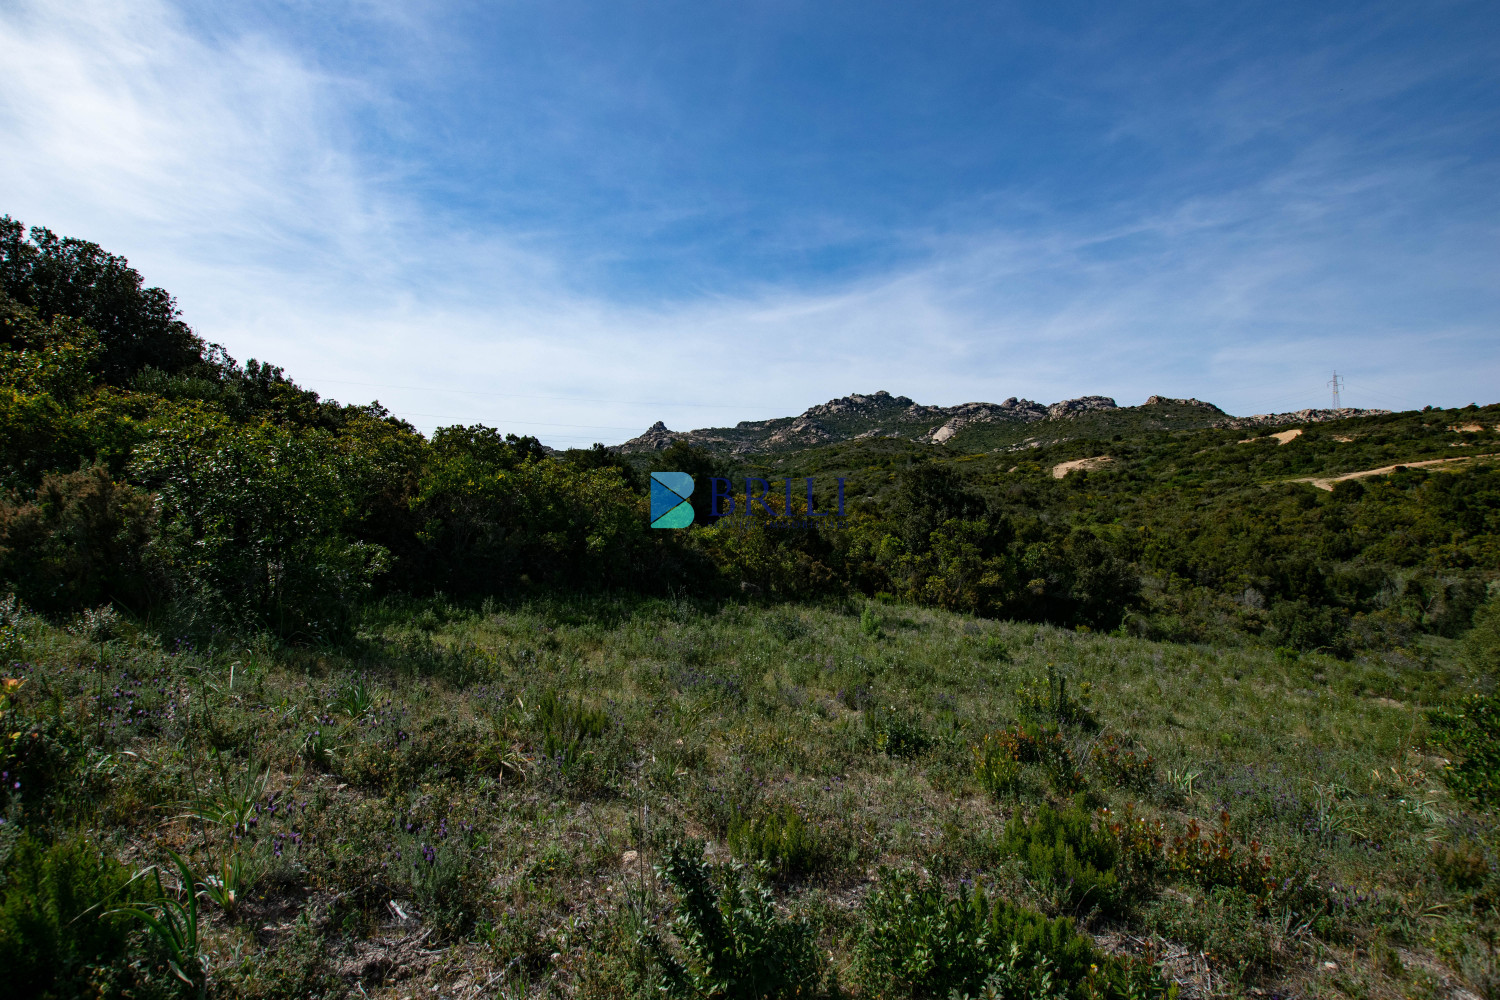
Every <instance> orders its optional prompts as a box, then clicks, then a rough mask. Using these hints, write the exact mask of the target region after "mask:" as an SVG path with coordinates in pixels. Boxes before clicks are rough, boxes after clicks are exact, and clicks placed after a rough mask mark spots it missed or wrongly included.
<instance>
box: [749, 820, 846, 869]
mask: <svg viewBox="0 0 1500 1000" xmlns="http://www.w3.org/2000/svg"><path fill="white" fill-rule="evenodd" d="M728 840H729V849H730V850H731V851H733V852H734V853H735V856H736V857H739V858H743V859H745V860H747V861H764V862H765V863H766V864H767V865H768V866H769V867H770V869H771V870H772V871H773V872H775V873H776V874H777V875H778V876H780V877H782V878H788V877H793V876H797V875H807V874H810V873H812V872H815V871H818V870H819V869H821V868H824V867H826V866H827V865H828V864H829V863H830V862H831V861H832V860H833V853H834V852H833V850H832V849H831V845H830V844H829V843H828V842H827V840H826V838H825V837H824V836H823V835H822V834H821V832H820V831H819V830H818V829H817V828H816V827H813V826H809V825H808V824H807V822H806V821H805V820H803V819H802V816H801V815H800V814H799V813H798V812H797V811H796V810H795V809H792V808H791V807H790V806H788V807H785V808H781V809H773V810H771V811H769V812H764V813H761V814H759V815H757V816H753V817H746V816H739V815H736V816H735V817H733V818H732V819H731V820H730V822H729V832H728Z"/></svg>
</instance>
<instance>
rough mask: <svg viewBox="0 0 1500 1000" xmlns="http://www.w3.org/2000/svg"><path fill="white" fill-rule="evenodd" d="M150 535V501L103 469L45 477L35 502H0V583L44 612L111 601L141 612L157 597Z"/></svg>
mask: <svg viewBox="0 0 1500 1000" xmlns="http://www.w3.org/2000/svg"><path fill="white" fill-rule="evenodd" d="M155 530H156V512H155V509H154V507H153V505H152V497H151V495H150V494H148V493H146V492H145V491H144V490H139V489H135V488H134V487H132V486H129V485H127V484H124V483H117V482H115V481H114V480H113V479H112V478H111V477H110V474H109V470H108V469H107V468H105V467H104V466H102V465H95V466H92V467H90V468H87V469H80V470H79V471H77V472H70V473H66V474H63V473H48V474H47V475H45V476H43V477H42V482H41V485H40V486H39V487H37V490H36V495H35V499H33V500H30V501H27V502H25V503H20V504H11V503H8V502H6V501H5V500H3V499H0V581H4V582H6V583H9V584H10V585H11V586H12V587H14V588H15V591H16V593H17V594H18V595H19V596H20V597H21V598H22V599H23V600H24V601H26V602H27V603H28V604H31V605H32V606H34V607H36V608H39V609H41V610H43V611H48V612H63V611H74V610H77V609H78V608H83V607H93V606H94V605H97V604H100V603H101V602H104V601H110V600H115V601H119V602H121V603H122V604H124V605H127V606H129V607H132V608H134V609H136V610H138V611H144V610H146V609H147V607H148V606H149V605H150V604H151V603H152V602H153V600H154V599H155V598H156V597H158V596H160V592H161V581H160V580H159V579H156V578H154V576H153V574H151V573H150V572H148V569H147V567H146V564H145V561H144V558H143V557H144V553H145V552H146V549H147V546H148V544H149V543H150V542H151V540H152V538H153V537H154V535H155Z"/></svg>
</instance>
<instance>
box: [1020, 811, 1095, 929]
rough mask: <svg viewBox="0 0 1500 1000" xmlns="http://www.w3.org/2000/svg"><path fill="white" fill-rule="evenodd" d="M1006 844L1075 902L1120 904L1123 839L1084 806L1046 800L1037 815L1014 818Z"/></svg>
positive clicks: (1076, 904) (1035, 874)
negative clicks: (1060, 805)
mask: <svg viewBox="0 0 1500 1000" xmlns="http://www.w3.org/2000/svg"><path fill="white" fill-rule="evenodd" d="M1000 847H1001V849H1002V850H1004V851H1005V852H1006V853H1008V854H1013V855H1015V856H1016V857H1018V858H1020V859H1021V860H1022V861H1024V862H1025V863H1026V867H1027V868H1028V869H1029V870H1030V871H1031V873H1032V876H1033V877H1034V878H1037V879H1039V880H1042V881H1044V882H1046V883H1048V884H1049V885H1051V886H1052V887H1053V888H1054V889H1056V890H1057V891H1058V892H1059V893H1060V895H1061V896H1062V898H1063V899H1065V900H1066V901H1067V904H1068V905H1069V906H1072V907H1075V908H1080V909H1082V908H1086V907H1094V906H1097V907H1099V908H1100V909H1101V910H1104V911H1106V912H1111V911H1115V910H1117V909H1119V907H1120V906H1121V904H1122V902H1123V898H1122V897H1123V894H1122V892H1121V886H1120V881H1119V878H1118V876H1117V875H1116V873H1115V871H1114V868H1115V865H1116V863H1117V862H1118V861H1119V859H1120V850H1119V842H1118V840H1116V838H1115V837H1113V836H1111V835H1110V833H1109V831H1108V830H1106V829H1099V828H1096V827H1095V825H1094V821H1093V817H1092V816H1090V815H1089V814H1088V813H1087V812H1085V811H1084V810H1082V809H1079V808H1076V807H1074V808H1069V809H1066V810H1064V811H1062V812H1058V811H1057V810H1056V809H1053V808H1052V807H1051V806H1050V805H1045V804H1044V805H1042V806H1041V808H1039V809H1038V810H1037V811H1036V814H1035V815H1034V816H1032V818H1031V820H1030V821H1029V822H1028V821H1027V820H1025V819H1023V818H1022V817H1021V814H1020V813H1017V814H1016V815H1015V816H1013V817H1011V820H1010V822H1009V823H1007V824H1006V826H1005V833H1004V835H1003V836H1002V837H1001V839H1000Z"/></svg>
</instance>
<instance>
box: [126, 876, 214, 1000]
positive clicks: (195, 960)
mask: <svg viewBox="0 0 1500 1000" xmlns="http://www.w3.org/2000/svg"><path fill="white" fill-rule="evenodd" d="M167 854H169V855H171V858H172V863H173V865H174V866H175V867H176V868H177V875H178V878H179V880H180V881H179V883H178V889H177V891H176V892H175V893H173V894H170V895H169V894H168V893H167V892H166V891H165V890H164V889H163V888H162V884H161V871H160V869H159V868H157V867H155V866H152V867H151V868H147V869H144V870H142V871H139V872H137V873H136V875H135V877H134V878H132V879H131V883H134V882H135V881H137V880H139V879H141V878H143V877H144V876H145V875H146V874H148V873H149V874H150V875H151V878H152V881H153V883H154V886H155V890H156V891H155V893H154V895H151V896H148V897H147V898H145V899H139V900H134V901H131V902H129V903H127V904H126V905H124V906H122V907H119V908H117V909H114V910H109V911H107V912H106V916H109V915H113V914H123V915H125V916H128V917H132V918H134V919H136V920H139V921H140V922H141V923H143V924H145V925H146V929H147V930H149V931H150V932H151V936H152V937H153V938H155V940H156V943H157V944H158V945H160V946H161V948H162V950H163V951H165V952H166V955H167V965H168V967H170V968H171V970H172V974H173V975H175V976H176V977H177V978H178V979H180V980H181V981H182V982H183V983H184V984H186V985H188V986H194V987H197V990H198V995H199V996H200V997H203V996H207V995H208V969H209V957H208V955H207V953H205V952H204V951H203V950H202V939H201V938H200V937H199V936H198V890H197V886H198V880H197V879H196V878H195V877H194V875H193V872H192V869H191V868H189V867H188V863H187V862H186V861H184V860H183V858H182V856H181V855H180V854H178V853H177V852H176V851H174V850H172V849H171V848H170V847H169V848H167Z"/></svg>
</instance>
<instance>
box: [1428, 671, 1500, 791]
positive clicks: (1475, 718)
mask: <svg viewBox="0 0 1500 1000" xmlns="http://www.w3.org/2000/svg"><path fill="white" fill-rule="evenodd" d="M1428 719H1429V721H1430V722H1431V723H1432V727H1433V729H1434V730H1435V733H1436V736H1437V740H1438V742H1439V743H1441V744H1442V746H1443V747H1444V749H1446V750H1447V751H1448V752H1449V753H1450V754H1452V755H1453V756H1455V757H1456V758H1458V759H1457V760H1456V761H1455V762H1454V763H1452V764H1450V765H1448V767H1447V768H1446V769H1445V770H1444V774H1443V777H1444V779H1445V780H1446V781H1447V783H1448V787H1449V788H1451V789H1452V790H1453V794H1455V795H1457V796H1459V797H1460V798H1465V799H1468V800H1469V801H1471V802H1474V803H1476V804H1478V805H1481V806H1488V805H1493V804H1494V803H1496V802H1500V695H1494V694H1475V695H1470V696H1469V697H1467V698H1465V699H1464V700H1463V701H1461V702H1460V703H1459V704H1458V706H1457V708H1456V710H1454V711H1433V712H1430V713H1428Z"/></svg>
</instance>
